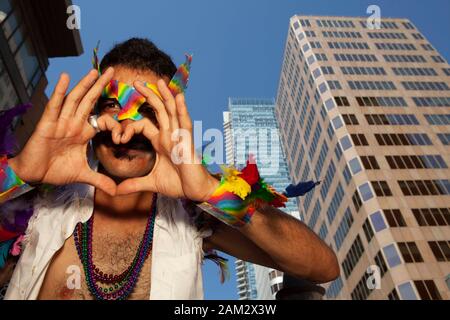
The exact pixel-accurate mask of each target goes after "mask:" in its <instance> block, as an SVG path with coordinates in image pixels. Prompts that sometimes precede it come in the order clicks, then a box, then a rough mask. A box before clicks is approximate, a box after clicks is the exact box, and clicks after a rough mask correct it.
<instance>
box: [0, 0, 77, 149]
mask: <svg viewBox="0 0 450 320" xmlns="http://www.w3.org/2000/svg"><path fill="white" fill-rule="evenodd" d="M70 5H72V2H71V1H70V0H39V1H33V0H0V112H1V111H4V110H7V109H9V108H11V107H13V106H15V105H17V104H23V103H28V102H31V103H32V105H33V107H32V108H31V109H29V111H28V112H27V113H26V114H25V115H24V116H23V117H22V118H20V119H16V121H15V122H14V124H13V129H14V131H15V134H16V136H17V139H18V142H19V144H20V145H22V144H23V143H24V142H25V141H26V140H27V139H28V137H29V136H30V134H31V133H32V131H33V129H34V127H35V125H36V123H37V121H38V120H39V118H40V115H41V114H42V111H43V109H44V107H45V105H46V103H47V101H48V98H47V96H46V95H45V88H46V86H47V84H48V81H47V78H46V76H45V71H46V70H47V68H48V65H49V58H54V57H66V56H78V55H80V54H82V52H83V47H82V44H81V39H80V33H79V30H76V29H74V30H70V29H69V28H68V27H67V26H66V21H67V19H68V18H69V15H68V14H67V8H68V7H69V6H70ZM4 129H5V128H1V129H0V130H4Z"/></svg>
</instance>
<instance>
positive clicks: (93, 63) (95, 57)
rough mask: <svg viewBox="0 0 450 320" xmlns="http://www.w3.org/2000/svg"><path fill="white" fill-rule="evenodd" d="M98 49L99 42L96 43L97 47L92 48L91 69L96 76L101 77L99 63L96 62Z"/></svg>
mask: <svg viewBox="0 0 450 320" xmlns="http://www.w3.org/2000/svg"><path fill="white" fill-rule="evenodd" d="M99 47H100V40H99V41H98V42H97V46H96V47H95V48H94V56H93V57H92V67H93V68H94V69H95V70H97V71H98V74H99V75H101V74H102V72H101V71H100V63H99V60H98V49H99Z"/></svg>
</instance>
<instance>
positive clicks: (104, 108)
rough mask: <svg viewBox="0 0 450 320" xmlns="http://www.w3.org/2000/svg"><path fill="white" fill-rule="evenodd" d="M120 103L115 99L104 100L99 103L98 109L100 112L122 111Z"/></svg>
mask: <svg viewBox="0 0 450 320" xmlns="http://www.w3.org/2000/svg"><path fill="white" fill-rule="evenodd" d="M120 109H121V108H120V104H119V102H117V100H115V99H109V100H103V101H100V102H99V104H98V110H99V112H100V113H103V112H107V113H116V112H119V111H120Z"/></svg>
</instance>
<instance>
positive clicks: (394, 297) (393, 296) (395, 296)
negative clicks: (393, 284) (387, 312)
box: [388, 288, 400, 300]
mask: <svg viewBox="0 0 450 320" xmlns="http://www.w3.org/2000/svg"><path fill="white" fill-rule="evenodd" d="M388 299H389V300H400V297H399V296H398V293H397V290H396V289H395V288H394V289H392V291H391V292H390V293H389V294H388Z"/></svg>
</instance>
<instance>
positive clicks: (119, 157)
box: [93, 66, 169, 180]
mask: <svg viewBox="0 0 450 320" xmlns="http://www.w3.org/2000/svg"><path fill="white" fill-rule="evenodd" d="M114 70H115V72H114V80H118V81H121V82H125V83H127V84H128V85H130V86H133V82H134V81H136V80H137V81H142V82H148V83H151V84H155V85H156V82H157V81H158V80H159V79H160V77H158V76H157V75H156V74H154V73H153V72H151V71H148V72H147V71H139V70H134V69H129V68H126V67H122V66H114ZM163 79H164V81H166V83H169V79H166V78H163ZM119 111H120V105H119V104H118V102H117V100H115V99H104V98H100V99H99V103H98V112H99V114H98V115H99V116H101V115H103V114H110V115H111V116H114V115H115V114H117V113H119ZM139 112H140V113H141V114H142V116H144V117H146V118H149V119H150V120H151V121H152V122H153V123H155V124H156V125H157V121H156V117H155V113H154V111H153V109H152V108H151V107H150V106H149V105H148V104H144V105H142V106H141V107H140V108H139ZM133 122H134V121H133V120H130V119H127V120H123V121H121V122H120V124H121V126H122V129H123V131H124V130H125V128H126V126H127V125H129V124H130V123H133ZM93 146H94V151H95V154H96V156H97V158H98V160H99V161H100V164H101V166H102V167H103V168H102V169H103V170H102V171H106V172H105V173H106V174H108V175H109V176H111V177H113V178H116V179H118V180H123V179H126V178H135V177H141V176H145V175H147V174H148V173H149V172H150V171H151V170H152V169H153V166H154V165H155V161H156V152H155V150H154V149H153V146H152V144H151V143H150V141H149V140H148V139H147V138H146V137H144V136H143V135H142V134H139V135H134V136H133V138H132V139H131V140H130V141H129V142H128V143H126V144H118V145H117V144H115V143H114V142H113V141H112V139H111V132H110V131H104V132H100V133H98V134H97V135H96V136H95V137H94V139H93Z"/></svg>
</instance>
